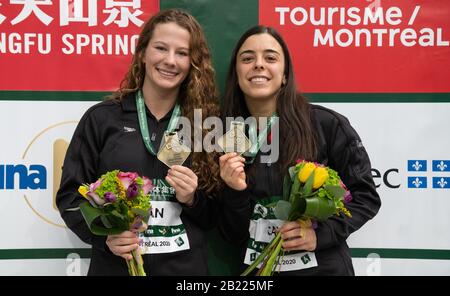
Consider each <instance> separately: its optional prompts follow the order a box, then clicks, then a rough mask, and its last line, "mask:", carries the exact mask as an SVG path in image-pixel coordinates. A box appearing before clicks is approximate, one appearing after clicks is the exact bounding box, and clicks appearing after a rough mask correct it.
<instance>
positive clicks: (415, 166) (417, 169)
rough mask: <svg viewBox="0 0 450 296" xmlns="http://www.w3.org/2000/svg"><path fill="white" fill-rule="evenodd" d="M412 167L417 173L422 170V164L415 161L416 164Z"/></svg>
mask: <svg viewBox="0 0 450 296" xmlns="http://www.w3.org/2000/svg"><path fill="white" fill-rule="evenodd" d="M412 167H413V168H414V169H415V170H416V171H419V170H420V169H421V168H422V164H421V163H420V162H419V161H418V160H416V162H415V163H414V164H413V165H412Z"/></svg>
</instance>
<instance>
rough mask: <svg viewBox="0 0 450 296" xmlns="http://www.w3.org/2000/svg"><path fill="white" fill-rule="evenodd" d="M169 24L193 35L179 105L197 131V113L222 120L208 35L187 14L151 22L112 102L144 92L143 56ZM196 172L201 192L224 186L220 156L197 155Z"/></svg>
mask: <svg viewBox="0 0 450 296" xmlns="http://www.w3.org/2000/svg"><path fill="white" fill-rule="evenodd" d="M166 23H175V24H177V25H178V26H180V27H182V28H184V29H186V30H187V31H188V32H189V34H190V42H189V43H190V44H189V54H190V58H191V68H190V71H189V75H188V76H187V77H186V78H185V80H184V81H183V82H182V83H181V86H180V91H179V93H178V101H179V102H180V105H181V109H182V114H183V116H185V117H187V118H189V120H190V121H191V126H192V127H194V124H193V122H194V109H201V110H202V118H207V117H209V116H219V106H218V105H219V104H218V91H217V87H216V81H215V72H214V69H213V66H212V61H211V54H210V51H209V48H208V45H207V42H206V37H205V34H204V32H203V30H202V27H201V26H200V24H199V23H198V22H197V20H196V19H195V18H194V17H193V16H192V15H190V14H189V13H187V12H186V11H184V10H180V9H167V10H161V11H160V12H158V13H157V14H155V15H154V16H153V17H151V18H150V19H149V20H148V21H147V23H146V24H145V25H144V26H143V28H142V31H141V33H140V34H139V39H138V43H137V45H136V50H135V54H134V56H133V60H132V63H131V65H130V67H129V69H128V73H127V74H126V76H125V78H124V79H123V80H122V82H121V84H120V88H119V89H118V90H117V91H116V92H115V93H113V94H112V95H111V96H109V97H108V98H109V99H112V100H116V101H121V100H122V99H123V98H124V97H125V96H126V95H127V94H129V93H134V92H136V91H137V90H139V89H141V88H142V86H143V84H144V78H145V65H144V63H143V62H142V55H144V53H145V49H146V48H147V45H148V43H149V42H150V40H151V39H152V36H153V32H154V30H155V28H156V26H157V25H159V24H166ZM194 128H198V127H194ZM200 128H201V127H200ZM199 132H200V133H202V134H203V137H205V135H206V134H207V132H208V131H207V130H205V129H202V130H201V131H199ZM191 134H192V135H194V132H193V131H192V133H191ZM192 143H193V141H192ZM192 170H193V171H194V172H195V173H196V174H197V175H198V176H199V182H198V183H199V186H198V189H202V190H205V191H206V192H207V193H209V194H213V193H215V192H216V191H217V188H218V186H219V184H220V183H221V179H220V176H219V166H218V154H217V153H206V151H204V150H202V151H201V152H198V153H193V155H192Z"/></svg>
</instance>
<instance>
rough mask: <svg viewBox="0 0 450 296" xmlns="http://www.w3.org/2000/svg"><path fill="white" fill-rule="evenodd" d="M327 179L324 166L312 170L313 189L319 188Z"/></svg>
mask: <svg viewBox="0 0 450 296" xmlns="http://www.w3.org/2000/svg"><path fill="white" fill-rule="evenodd" d="M327 179H328V171H327V169H326V168H323V167H317V168H316V169H315V170H314V183H313V189H317V188H320V187H321V186H322V185H323V183H325V181H326V180H327Z"/></svg>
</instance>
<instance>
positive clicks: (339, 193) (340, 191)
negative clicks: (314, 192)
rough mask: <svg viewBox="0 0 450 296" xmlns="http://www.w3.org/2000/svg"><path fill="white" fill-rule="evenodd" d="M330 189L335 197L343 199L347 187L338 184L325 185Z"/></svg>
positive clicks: (325, 187) (327, 189)
mask: <svg viewBox="0 0 450 296" xmlns="http://www.w3.org/2000/svg"><path fill="white" fill-rule="evenodd" d="M323 188H324V189H325V190H326V191H328V192H329V193H330V194H331V195H333V197H334V198H335V199H341V198H343V197H344V194H345V189H344V188H342V187H341V186H338V185H325V186H324V187H323Z"/></svg>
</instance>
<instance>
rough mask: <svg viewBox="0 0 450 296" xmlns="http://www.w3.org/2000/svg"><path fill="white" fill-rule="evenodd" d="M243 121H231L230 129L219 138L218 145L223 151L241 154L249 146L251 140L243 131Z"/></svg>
mask: <svg viewBox="0 0 450 296" xmlns="http://www.w3.org/2000/svg"><path fill="white" fill-rule="evenodd" d="M244 127H245V125H244V123H243V122H240V121H232V122H231V125H230V130H229V131H228V132H227V133H226V134H225V135H223V136H222V137H220V138H219V140H218V143H217V144H218V145H219V146H220V148H222V150H223V151H224V152H225V153H229V152H236V153H238V154H242V153H244V152H245V151H247V150H248V149H250V147H251V145H252V144H251V142H250V140H249V139H248V138H247V136H246V135H245V132H244Z"/></svg>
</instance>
